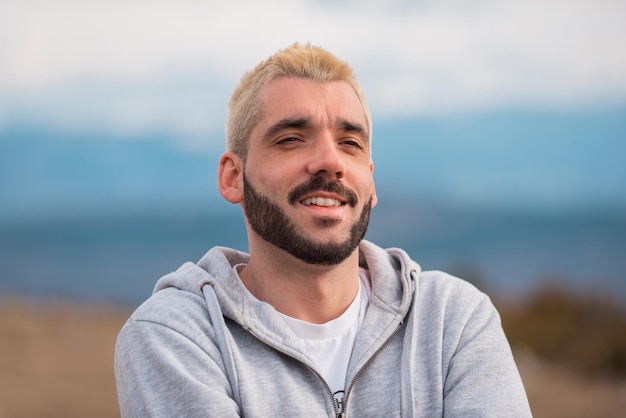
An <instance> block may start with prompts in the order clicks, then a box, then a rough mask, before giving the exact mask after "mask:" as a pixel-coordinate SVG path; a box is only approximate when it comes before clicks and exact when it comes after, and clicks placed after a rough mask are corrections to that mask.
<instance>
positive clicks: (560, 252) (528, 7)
mask: <svg viewBox="0 0 626 418" xmlns="http://www.w3.org/2000/svg"><path fill="white" fill-rule="evenodd" d="M625 21H626V3H624V2H623V1H620V0H593V1H592V0H567V1H566V0H543V1H539V0H524V1H522V0H514V1H508V2H501V1H496V0H474V1H464V0H437V1H435V0H424V1H419V0H416V1H406V0H391V1H385V2H383V1H354V0H338V1H328V0H297V1H287V0H278V1H267V2H255V1H251V0H245V1H232V2H228V4H226V2H216V1H179V2H173V1H158V0H152V1H124V2H122V1H118V0H114V1H106V2H105V1H104V0H93V1H89V2H79V1H72V0H58V1H55V2H48V1H44V0H0V417H5V416H6V417H20V416H23V417H34V416H46V417H52V416H59V417H61V416H64V417H68V416H116V415H118V412H117V404H116V395H115V388H114V382H113V374H112V358H113V345H114V342H115V336H116V334H117V332H118V331H119V328H120V327H121V326H122V324H123V322H124V321H125V319H126V318H127V316H128V314H129V313H130V312H131V311H132V309H133V308H135V307H136V306H138V305H139V304H140V303H141V302H142V301H143V300H145V299H146V298H147V297H148V296H149V295H150V293H151V291H152V288H153V286H154V284H155V282H156V280H157V279H158V278H159V277H160V276H162V275H164V274H166V273H168V272H170V271H172V270H175V269H176V268H177V267H178V266H179V265H180V264H181V263H183V262H185V261H188V260H191V261H195V260H197V259H199V258H200V257H201V256H202V255H203V254H204V253H205V252H206V251H207V250H208V249H209V248H210V247H212V246H214V245H226V246H232V247H236V248H240V249H244V250H245V249H246V248H247V243H246V237H245V230H244V227H243V220H242V216H241V212H240V209H239V207H236V206H232V205H229V204H227V203H226V202H225V201H223V199H222V198H221V197H220V196H219V194H218V192H217V188H216V179H215V175H216V172H217V160H218V158H219V155H220V154H221V153H222V152H223V150H224V122H225V117H226V103H227V101H228V98H229V95H230V92H231V90H232V89H233V88H234V86H235V85H236V83H237V82H238V80H239V78H240V77H241V75H242V74H243V73H244V72H245V71H247V70H249V69H251V68H252V67H254V66H255V65H256V64H257V63H258V62H260V61H261V60H263V59H265V58H267V57H268V56H269V55H271V54H272V53H273V52H275V51H276V50H278V49H281V48H284V47H286V46H289V45H290V44H292V43H293V42H295V41H298V42H301V43H306V42H311V43H313V44H317V45H320V46H323V47H325V48H326V49H328V50H329V51H331V52H333V53H334V54H336V55H337V56H339V57H340V58H342V59H345V60H346V61H348V62H349V63H350V64H351V65H352V66H353V67H354V69H355V72H356V74H357V76H358V77H359V79H360V81H361V84H362V87H363V90H364V91H365V94H366V97H367V99H368V102H369V106H370V108H371V111H372V116H373V122H374V145H373V147H374V164H375V172H374V177H375V181H376V186H377V192H378V195H379V204H378V206H377V207H376V208H375V209H374V211H373V214H372V221H371V226H370V230H369V232H368V235H367V238H368V239H370V240H372V241H375V242H376V243H378V244H379V245H381V246H384V247H389V246H399V247H402V248H404V249H406V250H407V251H408V252H409V253H410V254H411V255H412V257H413V258H414V259H416V260H417V261H418V262H419V263H420V264H421V265H422V267H423V268H424V269H440V270H447V271H449V272H451V273H454V274H457V275H459V276H461V277H463V278H465V279H467V280H470V281H472V282H473V283H475V284H476V285H477V286H478V287H479V288H481V289H482V290H484V291H485V292H487V293H488V294H489V295H490V296H491V297H492V298H493V300H494V302H495V303H496V306H497V307H498V308H499V310H500V312H501V314H502V318H503V324H504V327H505V331H506V332H507V334H508V336H509V339H510V341H511V344H512V346H513V349H514V352H515V355H516V360H517V362H518V365H519V367H520V371H521V373H522V377H523V379H524V382H525V384H526V388H527V391H528V394H529V397H530V401H531V406H532V408H533V411H534V414H535V416H538V417H541V416H551V417H558V416H569V417H575V416H607V417H609V416H620V413H622V414H623V411H624V408H625V407H626V313H625V310H626V303H625V301H626V273H625V272H626V47H624V39H626V25H625V24H624V22H625ZM25 389H28V390H25Z"/></svg>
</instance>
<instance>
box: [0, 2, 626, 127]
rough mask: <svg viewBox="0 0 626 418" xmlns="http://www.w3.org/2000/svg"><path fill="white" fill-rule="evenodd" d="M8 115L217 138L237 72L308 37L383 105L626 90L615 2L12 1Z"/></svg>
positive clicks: (5, 64)
mask: <svg viewBox="0 0 626 418" xmlns="http://www.w3.org/2000/svg"><path fill="white" fill-rule="evenodd" d="M2 8H3V9H4V12H3V13H0V61H1V62H2V65H1V66H0V97H1V98H0V128H1V127H2V124H5V125H6V124H9V123H11V122H12V121H14V120H15V119H19V118H20V117H22V118H34V119H36V120H38V121H40V122H41V121H43V122H41V123H46V124H51V125H54V126H59V127H62V128H67V129H81V128H85V129H93V128H94V127H96V128H97V129H102V130H108V131H111V132H113V133H116V132H125V133H127V134H129V135H134V134H140V133H142V132H143V133H146V132H148V133H149V132H152V131H159V132H162V133H166V134H171V135H176V136H182V137H188V138H206V137H207V136H208V135H209V134H211V133H215V132H218V131H220V130H221V127H222V126H223V121H224V116H225V110H224V109H225V105H226V101H227V99H228V94H229V91H230V90H231V89H232V87H234V85H235V84H236V82H237V80H238V78H239V76H240V75H241V74H242V73H243V72H244V71H246V70H248V69H249V68H251V67H253V66H254V65H256V63H258V62H259V61H260V60H262V59H264V58H265V57H267V56H269V55H270V54H271V53H272V52H274V51H275V50H277V49H279V48H282V47H285V46H287V45H289V44H291V43H292V42H294V41H301V42H306V41H311V42H313V43H316V44H319V45H322V46H324V47H326V48H328V49H329V50H331V51H332V52H334V53H336V54H337V55H338V56H340V57H342V58H344V59H346V60H347V61H348V62H350V63H351V64H352V65H353V67H354V68H355V70H356V72H357V75H358V76H359V78H360V79H361V82H362V84H363V88H364V90H365V92H366V95H367V97H368V98H369V101H370V105H371V108H372V111H373V113H374V115H375V117H377V118H390V117H411V116H416V115H424V114H427V115H432V114H436V115H441V114H448V113H450V112H467V111H476V110H485V111H489V110H490V109H496V108H502V107H520V106H522V107H524V106H525V107H531V106H532V107H540V108H541V107H543V108H559V109H562V108H568V107H581V106H582V107H584V106H594V105H604V104H607V103H608V104H611V103H623V102H625V101H626V48H624V46H623V40H624V39H626V25H624V24H623V22H624V21H626V3H624V2H623V1H620V0H571V1H566V0H544V1H540V0H516V1H508V2H502V1H495V0H477V1H472V2H470V1H460V0H456V1H455V0H438V1H434V0H432V1H422V2H410V1H402V0H395V1H389V2H375V1H358V2H357V1H350V0H344V1H335V2H333V1H329V0H326V1H322V0H318V1H310V0H309V1H307V0H299V1H288V0H278V1H267V2H256V1H252V0H246V1H232V2H211V1H186V2H184V1H181V2H173V1H163V0H161V1H159V0H154V1H146V0H143V1H133V2H124V1H121V0H112V1H104V0H93V1H89V2H80V1H72V0H57V1H54V2H49V1H45V0H9V1H8V2H7V1H5V2H4V5H3V6H2Z"/></svg>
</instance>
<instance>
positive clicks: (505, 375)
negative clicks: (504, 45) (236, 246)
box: [115, 44, 530, 417]
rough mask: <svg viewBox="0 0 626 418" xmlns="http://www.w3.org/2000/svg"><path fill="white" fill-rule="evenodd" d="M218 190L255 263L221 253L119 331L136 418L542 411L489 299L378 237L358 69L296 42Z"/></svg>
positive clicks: (262, 85) (268, 76)
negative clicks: (240, 222) (371, 231)
mask: <svg viewBox="0 0 626 418" xmlns="http://www.w3.org/2000/svg"><path fill="white" fill-rule="evenodd" d="M226 136H227V151H226V152H225V153H224V154H223V156H222V157H221V159H220V162H219V170H218V186H219V191H220V193H221V195H222V196H223V197H224V198H225V199H226V200H227V201H229V202H231V203H234V204H240V205H241V207H242V209H243V212H244V215H245V220H246V228H247V234H248V241H249V255H248V254H245V253H242V252H238V251H236V250H232V249H228V248H213V249H211V250H210V251H209V252H208V253H207V254H206V255H205V256H204V257H203V258H202V259H201V260H200V261H199V262H198V263H197V264H193V263H186V264H184V265H183V266H182V267H180V268H179V269H178V270H177V271H176V272H174V273H171V274H169V275H167V276H165V277H163V278H162V279H161V280H159V282H158V283H157V286H156V288H155V292H154V294H153V296H152V297H151V298H150V299H149V300H148V301H146V302H145V303H144V304H143V305H142V306H141V307H139V308H138V309H137V311H136V312H135V313H133V315H132V316H131V318H130V319H129V321H128V322H127V324H126V325H125V326H124V328H123V329H122V331H121V333H120V335H119V338H118V341H117V346H116V356H115V372H116V380H117V387H118V394H119V402H120V407H121V411H122V416H123V417H146V416H162V417H179V416H180V417H183V416H184V417H196V416H198V417H200V416H219V417H230V416H260V417H270V416H271V417H274V416H307V417H309V416H310V417H320V416H344V415H348V416H354V417H365V416H368V417H370V416H371V417H380V416H394V417H396V416H429V417H430V416H443V415H445V416H498V417H512V416H529V415H530V411H529V407H528V401H527V399H526V395H525V393H524V388H523V386H522V383H521V380H520V377H519V374H518V372H517V369H516V367H515V364H514V361H513V357H512V355H511V350H510V348H509V345H508V343H507V340H506V338H505V336H504V333H503V331H502V327H501V325H500V319H499V316H498V314H497V312H496V310H495V308H494V307H493V305H492V304H491V302H490V301H489V299H488V297H487V296H485V295H484V294H482V293H480V292H479V291H478V290H476V289H475V288H474V287H472V286H471V285H470V284H468V283H466V282H463V281H461V280H459V279H456V278H453V277H451V276H448V275H446V274H444V273H441V272H422V271H421V270H420V267H419V265H418V264H417V263H415V262H414V261H412V260H411V259H410V258H409V257H408V255H407V254H406V253H405V252H403V251H402V250H400V249H388V250H383V249H381V248H379V247H377V246H375V245H374V244H372V243H369V242H367V241H363V237H364V235H365V231H366V229H367V224H368V221H369V214H370V209H371V208H372V207H374V206H375V205H376V201H377V198H376V192H375V188H374V182H373V177H372V172H373V163H372V161H371V121H370V115H369V112H368V110H367V107H366V104H365V100H364V98H363V94H362V93H361V91H360V88H359V86H358V84H357V82H356V80H355V78H354V75H353V73H352V70H351V69H350V68H349V67H348V65H347V64H345V63H344V62H342V61H340V60H338V59H337V58H336V57H334V56H333V55H331V54H329V53H328V52H326V51H324V50H323V49H321V48H317V47H312V46H309V45H307V46H300V45H298V44H295V45H293V46H292V47H290V48H287V49H285V50H282V51H280V52H278V53H277V54H275V55H274V56H272V57H270V58H269V59H268V60H266V61H265V62H263V63H261V64H260V65H259V66H257V67H256V68H255V69H254V70H253V71H252V72H250V73H248V74H246V75H244V77H243V78H242V81H241V83H240V84H239V86H238V87H237V88H236V89H235V91H234V93H233V96H232V98H231V101H230V103H229V116H228V122H227V128H226Z"/></svg>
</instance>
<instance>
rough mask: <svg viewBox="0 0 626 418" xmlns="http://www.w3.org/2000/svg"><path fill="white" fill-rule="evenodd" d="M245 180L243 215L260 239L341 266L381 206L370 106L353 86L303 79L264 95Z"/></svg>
mask: <svg viewBox="0 0 626 418" xmlns="http://www.w3.org/2000/svg"><path fill="white" fill-rule="evenodd" d="M259 96H260V99H261V101H262V103H263V111H262V115H263V117H262V119H261V121H260V122H259V123H258V125H257V126H256V127H255V128H254V129H253V131H252V134H251V137H250V146H249V152H248V156H247V159H246V163H245V172H244V177H243V185H244V199H243V206H244V213H245V215H246V219H247V222H248V224H249V226H250V228H251V229H252V231H253V232H254V233H255V234H256V235H258V236H259V237H260V238H261V239H263V240H265V241H266V242H269V243H271V244H273V245H274V246H276V247H278V248H281V249H283V250H285V251H287V252H289V253H290V254H292V255H293V256H295V257H297V258H299V259H301V260H302V261H305V262H307V263H309V264H323V265H333V264H338V263H340V262H341V261H343V260H344V259H346V258H347V257H348V256H349V255H351V254H352V253H353V252H354V250H355V249H356V247H357V246H358V244H359V242H360V241H361V239H362V238H363V236H364V235H365V231H366V229H367V224H368V221H369V212H370V209H371V207H373V206H374V205H375V204H376V194H375V191H374V182H373V178H372V170H373V165H372V162H371V159H370V147H369V141H368V136H369V132H368V131H367V129H368V127H367V121H366V119H365V115H364V111H363V107H362V105H361V103H360V102H359V100H358V98H357V96H356V94H355V93H354V91H353V90H352V88H351V87H350V85H349V84H348V83H346V82H341V81H337V82H330V83H319V82H315V81H311V80H305V79H297V78H282V79H277V80H273V81H271V82H269V83H268V84H266V85H265V86H263V87H262V88H261V90H260V91H259Z"/></svg>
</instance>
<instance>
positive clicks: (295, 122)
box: [263, 118, 309, 140]
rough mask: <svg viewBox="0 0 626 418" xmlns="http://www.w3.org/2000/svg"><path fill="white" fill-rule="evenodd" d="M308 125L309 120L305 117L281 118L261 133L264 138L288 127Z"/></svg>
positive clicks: (271, 136)
mask: <svg viewBox="0 0 626 418" xmlns="http://www.w3.org/2000/svg"><path fill="white" fill-rule="evenodd" d="M307 127H309V121H308V119H305V118H297V119H283V120H280V121H278V122H276V123H275V124H273V125H272V126H270V127H269V128H268V129H267V130H266V131H265V134H264V135H263V139H264V140H269V139H271V138H273V137H274V136H275V135H276V134H278V133H280V132H282V131H284V130H288V129H305V128H307Z"/></svg>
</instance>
